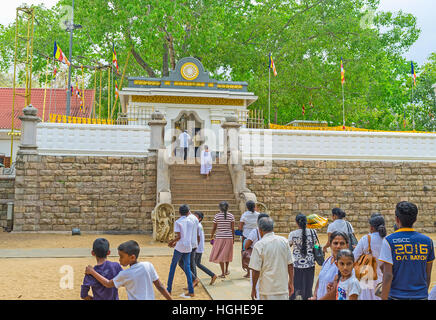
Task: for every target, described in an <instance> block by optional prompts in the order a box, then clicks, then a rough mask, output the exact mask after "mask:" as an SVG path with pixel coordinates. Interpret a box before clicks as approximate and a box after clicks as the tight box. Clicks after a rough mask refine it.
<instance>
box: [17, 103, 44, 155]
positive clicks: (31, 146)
mask: <svg viewBox="0 0 436 320" xmlns="http://www.w3.org/2000/svg"><path fill="white" fill-rule="evenodd" d="M23 113H24V115H22V116H20V117H19V119H20V120H21V144H20V146H19V150H18V154H23V155H24V154H38V150H37V149H38V146H37V145H36V125H37V124H38V122H41V119H40V118H38V117H37V116H36V115H37V114H38V110H37V109H36V108H34V107H33V106H32V105H28V106H27V107H26V108H24V109H23Z"/></svg>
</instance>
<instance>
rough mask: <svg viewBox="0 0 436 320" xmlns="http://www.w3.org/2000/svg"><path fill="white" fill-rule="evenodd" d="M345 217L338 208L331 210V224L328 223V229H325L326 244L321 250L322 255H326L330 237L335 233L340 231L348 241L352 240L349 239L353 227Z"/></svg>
mask: <svg viewBox="0 0 436 320" xmlns="http://www.w3.org/2000/svg"><path fill="white" fill-rule="evenodd" d="M345 216H346V213H345V211H344V210H342V209H340V208H333V209H332V220H333V222H332V223H330V224H329V226H328V228H327V243H326V244H325V246H324V247H323V248H322V250H323V251H324V253H326V252H327V248H329V247H330V241H329V239H330V235H331V234H332V233H333V232H335V231H340V232H343V233H345V234H346V235H347V236H348V239H350V241H351V240H352V239H351V237H353V236H354V229H353V226H352V225H351V223H350V222H348V221H347V220H345V219H344V218H345ZM354 238H355V236H354ZM356 242H357V241H356ZM354 245H356V243H354ZM353 249H354V248H353ZM353 249H352V250H353Z"/></svg>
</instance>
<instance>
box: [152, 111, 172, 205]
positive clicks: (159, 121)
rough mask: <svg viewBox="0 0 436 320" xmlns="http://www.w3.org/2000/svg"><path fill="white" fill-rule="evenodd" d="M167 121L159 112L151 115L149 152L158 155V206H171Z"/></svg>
mask: <svg viewBox="0 0 436 320" xmlns="http://www.w3.org/2000/svg"><path fill="white" fill-rule="evenodd" d="M166 124H167V121H166V120H165V119H164V116H163V114H162V113H160V112H159V111H157V110H156V111H155V112H153V113H152V115H151V121H149V122H148V125H149V126H150V129H151V134H150V147H149V148H148V150H149V151H150V152H151V153H155V154H156V155H157V163H156V164H157V165H156V206H157V205H159V204H160V203H170V204H171V190H170V172H169V167H168V161H167V160H168V157H166V156H165V152H166V151H167V150H166V148H165V141H164V137H165V126H166Z"/></svg>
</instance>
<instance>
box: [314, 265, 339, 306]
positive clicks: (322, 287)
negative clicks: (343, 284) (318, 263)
mask: <svg viewBox="0 0 436 320" xmlns="http://www.w3.org/2000/svg"><path fill="white" fill-rule="evenodd" d="M337 274H338V267H337V266H336V263H335V262H334V259H333V257H332V256H330V257H329V258H327V259H326V260H325V261H324V263H323V264H322V268H321V271H320V272H319V275H318V291H317V292H316V296H317V299H321V298H322V297H324V296H325V295H326V293H327V285H328V284H329V283H330V282H333V280H334V279H335V276H336V275H337Z"/></svg>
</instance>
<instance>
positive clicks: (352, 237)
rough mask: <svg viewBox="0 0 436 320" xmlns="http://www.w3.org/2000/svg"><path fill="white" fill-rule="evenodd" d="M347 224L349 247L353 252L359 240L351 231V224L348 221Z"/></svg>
mask: <svg viewBox="0 0 436 320" xmlns="http://www.w3.org/2000/svg"><path fill="white" fill-rule="evenodd" d="M345 223H346V224H347V229H348V238H349V240H350V243H349V246H350V250H351V251H353V250H354V248H355V247H356V246H357V242H358V241H357V238H356V236H355V235H354V233H353V232H352V231H351V224H350V223H349V222H348V221H345Z"/></svg>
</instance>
